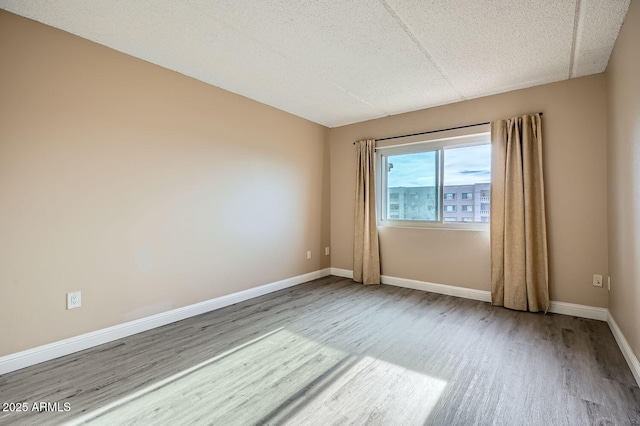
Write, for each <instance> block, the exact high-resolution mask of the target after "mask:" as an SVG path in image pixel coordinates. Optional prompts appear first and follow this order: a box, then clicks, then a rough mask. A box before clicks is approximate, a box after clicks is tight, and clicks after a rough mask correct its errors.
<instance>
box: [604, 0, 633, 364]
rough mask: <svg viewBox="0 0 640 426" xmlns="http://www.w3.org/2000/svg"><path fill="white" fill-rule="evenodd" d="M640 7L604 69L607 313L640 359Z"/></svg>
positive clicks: (624, 28)
mask: <svg viewBox="0 0 640 426" xmlns="http://www.w3.org/2000/svg"><path fill="white" fill-rule="evenodd" d="M638 41H640V2H639V1H638V0H633V1H632V2H631V6H630V8H629V12H628V14H627V18H626V20H625V23H624V25H623V26H622V30H621V32H620V35H619V37H618V40H617V42H616V45H615V48H614V50H613V54H612V55H611V59H610V61H609V66H608V67H607V73H606V75H607V81H608V122H607V129H608V145H607V146H608V149H607V160H608V161H607V170H608V185H609V273H610V275H611V293H610V295H609V310H610V312H611V315H612V316H613V318H614V319H615V321H616V322H617V323H618V325H619V326H620V329H621V330H622V333H623V334H624V335H625V337H626V339H627V340H628V341H629V344H630V345H631V347H632V348H633V350H634V352H635V354H636V356H640V82H639V81H638V78H640V51H639V50H638Z"/></svg>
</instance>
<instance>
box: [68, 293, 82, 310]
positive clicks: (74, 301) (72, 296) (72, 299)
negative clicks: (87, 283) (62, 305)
mask: <svg viewBox="0 0 640 426" xmlns="http://www.w3.org/2000/svg"><path fill="white" fill-rule="evenodd" d="M81 305H82V298H81V295H80V292H79V291H74V292H71V293H67V309H74V308H79V307H80V306H81Z"/></svg>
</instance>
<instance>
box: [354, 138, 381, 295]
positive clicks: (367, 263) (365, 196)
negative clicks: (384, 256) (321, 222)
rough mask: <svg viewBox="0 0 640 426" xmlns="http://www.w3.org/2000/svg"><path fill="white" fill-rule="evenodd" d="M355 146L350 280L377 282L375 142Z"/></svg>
mask: <svg viewBox="0 0 640 426" xmlns="http://www.w3.org/2000/svg"><path fill="white" fill-rule="evenodd" d="M355 146H356V155H357V159H356V208H355V229H354V233H353V280H354V281H356V282H359V283H364V284H380V253H379V249H378V228H377V227H376V192H375V191H376V190H375V181H376V179H375V141H374V140H364V141H359V142H356V143H355Z"/></svg>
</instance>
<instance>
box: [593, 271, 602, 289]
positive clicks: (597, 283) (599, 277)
mask: <svg viewBox="0 0 640 426" xmlns="http://www.w3.org/2000/svg"><path fill="white" fill-rule="evenodd" d="M593 285H594V286H596V287H602V275H597V274H593Z"/></svg>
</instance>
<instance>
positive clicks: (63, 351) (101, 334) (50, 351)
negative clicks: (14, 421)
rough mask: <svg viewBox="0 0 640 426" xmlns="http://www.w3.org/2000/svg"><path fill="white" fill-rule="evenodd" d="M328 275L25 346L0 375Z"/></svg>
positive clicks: (3, 361) (1, 366)
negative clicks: (32, 345)
mask: <svg viewBox="0 0 640 426" xmlns="http://www.w3.org/2000/svg"><path fill="white" fill-rule="evenodd" d="M330 274H331V269H330V268H325V269H321V270H318V271H314V272H309V273H307V274H303V275H298V276H295V277H291V278H286V279H284V280H280V281H276V282H272V283H269V284H265V285H261V286H258V287H253V288H250V289H247V290H242V291H239V292H236V293H231V294H227V295H225V296H220V297H216V298H214V299H210V300H205V301H204V302H199V303H195V304H193V305H188V306H184V307H182V308H177V309H172V310H170V311H166V312H161V313H159V314H155V315H151V316H148V317H144V318H140V319H137V320H134V321H129V322H125V323H122V324H118V325H114V326H112V327H108V328H103V329H101V330H96V331H92V332H90V333H86V334H82V335H80V336H75V337H70V338H68V339H64V340H60V341H57V342H53V343H49V344H46V345H43V346H38V347H35V348H32V349H27V350H25V351H21V352H17V353H14V354H9V355H6V356H3V357H0V375H1V374H6V373H9V372H12V371H15V370H19V369H21V368H25V367H29V366H31V365H35V364H39V363H41V362H44V361H49V360H52V359H55V358H59V357H61V356H64V355H69V354H71V353H74V352H78V351H82V350H85V349H89V348H92V347H94V346H98V345H102V344H104V343H108V342H112V341H114V340H117V339H121V338H123V337H127V336H131V335H133V334H138V333H141V332H143V331H147V330H151V329H153V328H156V327H161V326H163V325H167V324H171V323H173V322H176V321H180V320H183V319H186V318H190V317H193V316H196V315H200V314H204V313H206V312H210V311H214V310H216V309H220V308H224V307H225V306H229V305H233V304H235V303H240V302H243V301H245V300H249V299H252V298H254V297H258V296H262V295H265V294H268V293H272V292H274V291H278V290H283V289H285V288H289V287H293V286H295V285H298V284H302V283H305V282H307V281H311V280H315V279H318V278H322V277H326V276H328V275H330Z"/></svg>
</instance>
